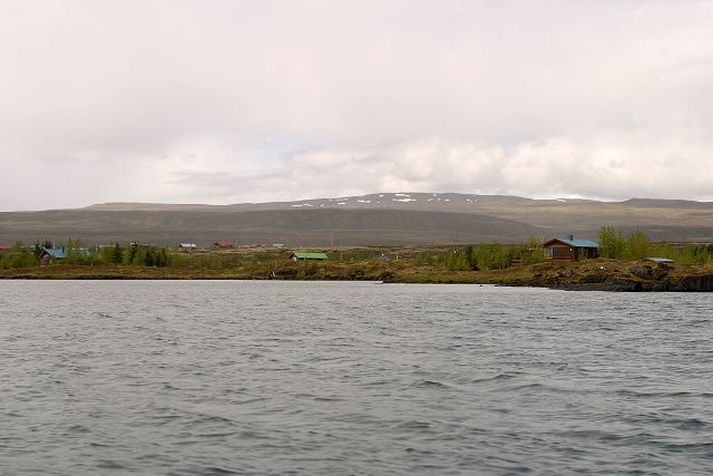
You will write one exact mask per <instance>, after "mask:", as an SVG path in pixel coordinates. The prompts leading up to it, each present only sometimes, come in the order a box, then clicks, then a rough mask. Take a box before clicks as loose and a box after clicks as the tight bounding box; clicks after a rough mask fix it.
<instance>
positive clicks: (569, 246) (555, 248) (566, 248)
mask: <svg viewBox="0 0 713 476" xmlns="http://www.w3.org/2000/svg"><path fill="white" fill-rule="evenodd" d="M542 247H543V248H544V250H545V256H546V257H547V258H548V259H551V260H556V261H579V260H580V259H589V258H596V257H597V256H599V252H598V251H599V244H598V243H597V242H596V241H590V240H575V239H574V235H569V236H567V237H566V238H553V239H551V240H549V241H546V242H545V243H543V244H542Z"/></svg>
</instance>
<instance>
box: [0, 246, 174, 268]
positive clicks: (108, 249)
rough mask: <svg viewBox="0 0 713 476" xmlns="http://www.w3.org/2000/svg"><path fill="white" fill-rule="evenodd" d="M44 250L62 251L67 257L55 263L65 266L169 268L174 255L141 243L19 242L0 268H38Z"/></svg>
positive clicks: (0, 264)
mask: <svg viewBox="0 0 713 476" xmlns="http://www.w3.org/2000/svg"><path fill="white" fill-rule="evenodd" d="M43 248H47V249H53V248H61V249H63V251H64V258H63V259H61V260H57V261H56V262H55V263H56V264H63V265H70V264H72V265H102V264H104V265H105V264H114V265H121V264H123V265H133V266H156V267H163V266H168V265H169V264H170V261H171V255H170V254H169V253H168V251H167V250H166V248H162V247H155V246H144V245H140V244H138V243H131V244H129V245H127V246H124V247H122V246H120V245H119V243H114V245H113V246H104V247H100V248H98V247H95V248H89V247H86V246H85V245H84V244H83V243H82V241H81V240H77V239H69V240H67V241H66V242H65V243H64V244H61V245H59V244H55V243H53V242H51V241H44V242H40V241H37V242H35V243H34V244H33V245H30V246H28V245H25V244H24V243H21V242H18V243H16V244H15V245H14V246H13V247H12V248H11V249H10V250H8V251H7V252H5V253H3V254H2V256H0V268H4V269H8V268H25V267H29V266H37V265H38V264H39V259H40V254H41V253H42V250H43Z"/></svg>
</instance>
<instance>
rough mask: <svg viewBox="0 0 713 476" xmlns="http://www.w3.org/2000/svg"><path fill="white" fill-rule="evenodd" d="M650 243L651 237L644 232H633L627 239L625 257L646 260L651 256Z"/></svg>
mask: <svg viewBox="0 0 713 476" xmlns="http://www.w3.org/2000/svg"><path fill="white" fill-rule="evenodd" d="M649 243H650V242H649V237H648V236H646V234H645V233H644V232H642V231H638V230H637V231H632V232H631V233H629V236H627V237H626V248H625V251H624V256H626V258H628V259H632V260H636V259H642V258H646V257H647V256H648V255H649Z"/></svg>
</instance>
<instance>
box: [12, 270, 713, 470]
mask: <svg viewBox="0 0 713 476" xmlns="http://www.w3.org/2000/svg"><path fill="white" fill-rule="evenodd" d="M0 357H1V359H0V362H1V363H2V367H1V368H0V474H20V473H23V474H32V473H36V474H71V475H77V474H111V473H115V474H172V475H183V474H185V475H194V474H199V475H200V474H203V475H209V474H232V473H235V474H308V475H312V474H329V475H332V474H379V475H381V474H386V475H388V474H424V475H426V474H428V475H431V474H439V475H440V474H518V473H530V474H572V473H575V472H577V473H581V474H612V473H616V474H711V473H713V294H693V293H692V294H613V293H595V292H592V293H574V292H564V291H552V290H544V289H518V288H496V287H479V286H466V285H453V286H451V285H378V284H371V283H314V282H312V283H307V282H239V281H237V282H236V281H220V282H208V281H144V282H137V281H22V282H21V281H0Z"/></svg>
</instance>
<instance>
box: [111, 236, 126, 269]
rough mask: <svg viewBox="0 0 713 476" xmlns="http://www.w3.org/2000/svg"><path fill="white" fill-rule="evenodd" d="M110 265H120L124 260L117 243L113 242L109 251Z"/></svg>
mask: <svg viewBox="0 0 713 476" xmlns="http://www.w3.org/2000/svg"><path fill="white" fill-rule="evenodd" d="M110 259H111V264H121V262H122V261H123V260H124V254H123V253H122V252H121V246H119V242H118V241H117V242H115V243H114V246H113V247H112V249H111V258H110Z"/></svg>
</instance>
